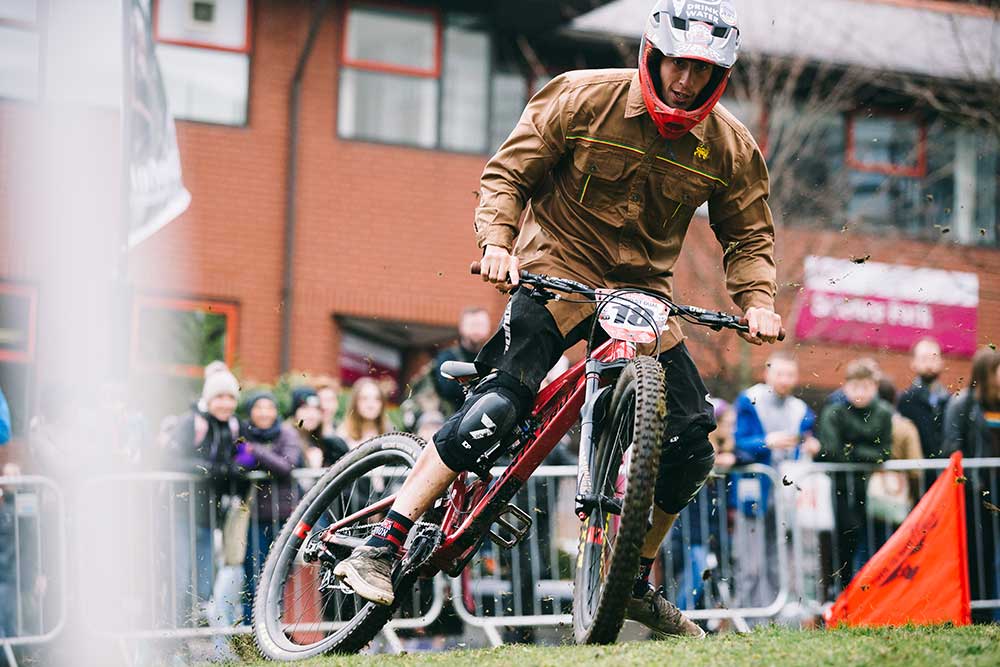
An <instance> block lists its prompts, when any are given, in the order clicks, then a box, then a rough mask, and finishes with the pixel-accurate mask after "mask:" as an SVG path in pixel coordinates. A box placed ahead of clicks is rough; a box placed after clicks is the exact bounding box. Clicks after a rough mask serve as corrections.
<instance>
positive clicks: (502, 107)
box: [490, 68, 544, 151]
mask: <svg viewBox="0 0 1000 667" xmlns="http://www.w3.org/2000/svg"><path fill="white" fill-rule="evenodd" d="M543 85H544V84H543ZM492 86H493V92H492V95H493V104H492V114H491V116H490V149H491V150H493V151H495V150H496V149H498V148H500V144H502V143H503V142H504V141H505V140H506V139H507V137H509V136H510V133H511V131H512V130H513V129H514V127H515V126H516V125H517V121H518V120H520V118H521V112H523V111H524V105H525V104H527V103H528V100H527V97H528V85H527V81H526V80H525V77H524V75H523V74H521V73H520V72H518V71H517V70H515V69H513V68H509V69H498V70H497V71H495V72H494V73H493V81H492Z"/></svg>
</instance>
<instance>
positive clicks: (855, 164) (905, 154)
mask: <svg viewBox="0 0 1000 667" xmlns="http://www.w3.org/2000/svg"><path fill="white" fill-rule="evenodd" d="M847 165H848V166H849V167H851V168H852V169H855V170H858V171H867V172H872V173H881V174H887V175H889V176H909V177H912V178H922V177H923V176H924V175H925V174H926V173H927V126H926V124H924V123H923V122H921V121H919V120H917V119H915V118H913V117H912V116H904V115H872V114H868V115H862V114H860V113H857V112H855V113H851V114H848V117H847Z"/></svg>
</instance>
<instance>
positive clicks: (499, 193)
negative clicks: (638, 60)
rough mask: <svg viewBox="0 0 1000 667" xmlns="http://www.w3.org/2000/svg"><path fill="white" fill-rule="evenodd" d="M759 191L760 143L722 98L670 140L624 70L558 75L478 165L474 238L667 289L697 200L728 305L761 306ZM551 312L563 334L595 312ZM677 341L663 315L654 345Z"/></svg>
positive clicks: (544, 261)
mask: <svg viewBox="0 0 1000 667" xmlns="http://www.w3.org/2000/svg"><path fill="white" fill-rule="evenodd" d="M767 195H768V177H767V167H766V166H765V164H764V158H763V156H762V155H761V153H760V149H759V148H758V147H757V144H756V142H755V141H754V139H753V137H752V136H750V133H749V132H748V131H747V129H746V128H745V127H744V126H743V125H742V124H741V123H740V122H739V121H738V120H736V118H735V117H733V115H732V114H730V113H729V112H728V111H726V110H725V109H724V108H723V107H722V105H716V107H715V109H714V110H713V111H712V113H711V114H710V115H709V116H708V118H706V119H705V120H704V121H703V122H701V123H699V124H698V125H697V126H695V127H694V128H693V129H692V130H691V131H690V132H689V133H688V134H685V135H684V136H683V137H681V138H680V139H677V140H674V141H670V140H667V139H664V138H663V137H662V136H660V134H659V133H658V132H657V131H656V126H655V125H654V124H653V121H652V119H651V118H650V117H649V114H648V113H647V112H646V107H645V104H644V103H643V100H642V91H641V89H640V87H639V75H638V72H637V71H636V70H634V69H608V70H589V71H578V72H568V73H566V74H562V75H560V76H558V77H556V78H555V79H553V80H552V81H551V82H550V83H549V84H548V85H547V86H545V88H543V89H542V90H541V91H540V92H539V93H538V94H537V95H536V96H535V97H534V98H532V100H531V101H530V102H529V103H528V106H527V107H526V108H525V110H524V113H523V114H522V115H521V119H520V121H519V122H518V124H517V127H515V128H514V131H513V133H511V135H510V137H508V139H507V141H505V142H504V144H503V146H501V148H500V150H499V151H497V154H496V155H494V156H493V158H492V159H491V160H490V161H489V163H488V164H487V165H486V169H485V171H484V172H483V176H482V181H481V186H480V201H479V207H478V208H477V209H476V220H475V228H476V237H477V240H478V243H479V245H480V247H485V246H487V245H495V246H499V247H501V248H505V249H507V250H512V251H513V253H514V254H515V255H516V256H517V257H518V258H520V260H521V267H522V268H523V269H527V270H528V271H532V272H535V273H546V274H549V275H554V276H560V277H564V278H573V279H575V280H579V281H580V282H583V283H587V284H590V285H594V286H598V287H602V286H603V287H611V288H620V287H642V288H645V289H652V290H656V291H659V292H661V293H663V294H665V295H667V296H670V295H671V275H672V273H671V272H672V269H673V266H674V263H675V262H676V261H677V256H678V254H679V253H680V249H681V244H682V242H683V241H684V235H685V233H686V232H687V228H688V225H689V224H690V222H691V218H692V216H693V215H694V212H695V210H696V209H697V208H698V207H699V206H701V205H702V204H704V203H705V202H708V211H709V218H710V220H711V226H712V229H713V231H714V232H715V235H716V237H717V238H718V239H719V242H720V243H721V244H722V247H723V249H724V250H723V262H724V266H725V271H726V286H727V289H728V290H729V293H730V295H731V296H732V298H733V300H734V301H735V302H736V304H737V305H738V306H740V307H741V308H742V309H744V310H746V309H747V308H750V307H751V306H761V307H767V308H773V306H774V293H775V266H774V226H773V224H772V221H771V212H770V210H769V209H768V206H767V201H766V200H767ZM525 209H526V210H525ZM522 214H523V216H522ZM549 310H550V311H551V312H552V314H553V316H554V317H555V319H556V322H557V324H558V325H559V329H560V330H561V331H562V333H563V334H564V335H565V334H566V333H568V332H569V330H570V329H572V328H573V327H574V326H575V325H576V324H578V323H579V322H580V321H582V320H583V319H584V318H586V317H587V316H588V315H590V314H591V313H592V312H593V311H594V309H593V307H592V306H586V305H582V304H573V303H566V302H550V304H549ZM682 338H683V336H682V334H681V331H680V325H679V324H678V323H677V322H676V321H675V320H672V321H671V325H670V331H669V332H667V333H666V334H665V335H664V337H663V339H662V341H661V345H662V346H663V349H668V348H670V347H672V346H673V345H676V344H677V343H678V342H679V341H680V340H681V339H682Z"/></svg>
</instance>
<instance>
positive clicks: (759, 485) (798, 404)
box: [730, 351, 819, 607]
mask: <svg viewBox="0 0 1000 667" xmlns="http://www.w3.org/2000/svg"><path fill="white" fill-rule="evenodd" d="M798 381H799V368H798V363H797V362H796V361H795V358H794V357H793V356H792V355H791V354H789V353H787V352H784V351H778V352H775V353H774V354H772V355H771V357H770V358H769V359H768V361H767V367H766V369H765V371H764V382H762V383H760V384H755V385H754V386H752V387H750V388H749V389H747V390H745V391H743V392H742V393H741V394H740V395H739V396H738V397H737V398H736V401H735V406H736V432H735V435H734V437H733V440H734V444H735V454H736V462H737V464H738V465H749V464H752V463H759V464H763V465H767V466H771V467H772V468H774V469H776V470H778V469H779V468H780V467H781V464H782V463H784V462H785V461H795V460H799V459H801V458H805V457H807V456H808V457H812V456H814V455H815V454H816V452H818V451H819V441H818V440H817V439H816V438H815V437H813V434H812V431H813V428H814V427H815V424H816V414H815V413H814V412H813V411H812V410H811V409H810V408H809V406H808V405H806V404H805V401H803V400H802V399H800V398H796V397H795V396H792V392H793V391H794V390H795V387H796V385H797V384H798ZM771 491H772V490H771V481H770V479H769V478H767V477H765V476H763V475H755V474H747V475H743V476H741V477H740V478H738V479H736V480H735V483H734V484H733V486H732V488H731V489H730V502H731V505H730V506H734V505H735V506H736V507H737V516H736V519H735V531H734V538H733V539H734V548H735V553H737V554H739V557H740V561H741V563H740V570H739V572H740V575H739V577H738V580H737V582H736V592H737V598H738V600H739V603H740V606H748V607H754V606H767V605H769V604H771V603H772V602H774V600H775V596H776V595H777V590H778V586H777V582H778V574H777V564H778V558H777V553H776V549H777V544H778V540H777V537H778V536H777V534H776V531H777V525H776V522H775V520H774V507H773V503H772V502H771V499H770V494H771Z"/></svg>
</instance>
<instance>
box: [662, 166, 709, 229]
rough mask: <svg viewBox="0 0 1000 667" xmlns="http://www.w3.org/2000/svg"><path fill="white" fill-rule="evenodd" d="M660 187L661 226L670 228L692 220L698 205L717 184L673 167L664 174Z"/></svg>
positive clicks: (707, 197)
mask: <svg viewBox="0 0 1000 667" xmlns="http://www.w3.org/2000/svg"><path fill="white" fill-rule="evenodd" d="M659 189H660V191H659V196H660V201H661V204H662V208H661V210H660V212H659V213H660V216H661V217H662V221H661V225H660V228H661V229H662V230H668V229H670V228H671V227H674V226H675V225H678V224H685V225H686V224H687V223H688V222H690V221H691V217H692V216H693V215H694V212H695V211H696V210H698V207H699V206H701V205H702V204H704V203H705V202H707V201H708V199H709V197H711V196H712V193H713V192H714V191H715V184H714V183H713V182H712V181H711V180H709V179H708V178H706V177H704V176H701V175H700V174H695V173H691V172H687V171H685V170H683V169H680V168H671V169H670V170H668V171H666V172H665V173H664V174H663V176H662V178H661V180H660V188H659Z"/></svg>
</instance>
